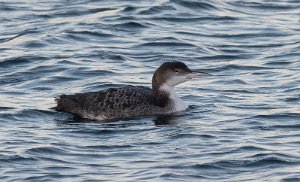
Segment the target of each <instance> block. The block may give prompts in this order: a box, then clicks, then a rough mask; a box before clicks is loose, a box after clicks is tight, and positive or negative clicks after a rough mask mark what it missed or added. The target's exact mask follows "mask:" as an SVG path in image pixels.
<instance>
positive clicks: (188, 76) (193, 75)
mask: <svg viewBox="0 0 300 182" xmlns="http://www.w3.org/2000/svg"><path fill="white" fill-rule="evenodd" d="M207 76H212V75H211V74H208V73H200V72H192V73H190V74H188V75H187V78H189V79H192V78H202V77H207Z"/></svg>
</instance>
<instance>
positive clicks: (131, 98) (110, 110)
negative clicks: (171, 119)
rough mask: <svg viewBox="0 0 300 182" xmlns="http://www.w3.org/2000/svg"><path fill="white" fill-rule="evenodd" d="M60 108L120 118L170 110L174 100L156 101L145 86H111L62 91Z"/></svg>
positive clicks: (99, 117)
mask: <svg viewBox="0 0 300 182" xmlns="http://www.w3.org/2000/svg"><path fill="white" fill-rule="evenodd" d="M56 101H57V104H58V105H57V107H56V108H55V109H56V110H58V111H67V112H70V113H73V114H76V115H78V116H81V117H83V118H89V119H97V120H104V119H117V118H128V117H135V116H145V115H151V114H153V113H155V114H163V113H166V112H167V111H168V110H169V111H171V110H170V109H171V107H172V103H171V102H170V103H169V104H168V105H169V106H165V107H160V106H157V105H155V103H154V97H153V94H152V90H151V89H150V88H148V87H143V86H131V85H129V86H125V87H122V88H109V89H107V90H102V91H98V92H87V93H77V94H74V95H61V96H60V97H59V98H57V99H56Z"/></svg>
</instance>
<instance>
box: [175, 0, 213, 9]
mask: <svg viewBox="0 0 300 182" xmlns="http://www.w3.org/2000/svg"><path fill="white" fill-rule="evenodd" d="M170 2H171V3H175V4H178V5H181V6H183V7H186V8H189V9H191V10H195V11H199V10H218V9H219V8H218V7H216V6H214V5H212V4H211V3H208V2H199V1H192V0H171V1H170Z"/></svg>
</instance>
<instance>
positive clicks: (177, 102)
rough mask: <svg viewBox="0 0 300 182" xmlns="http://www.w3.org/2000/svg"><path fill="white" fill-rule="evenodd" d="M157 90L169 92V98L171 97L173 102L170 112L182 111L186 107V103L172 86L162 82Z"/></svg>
mask: <svg viewBox="0 0 300 182" xmlns="http://www.w3.org/2000/svg"><path fill="white" fill-rule="evenodd" d="M159 90H161V91H164V92H167V93H168V94H169V99H171V101H172V104H173V109H172V112H179V111H184V110H186V109H187V108H188V105H187V104H186V103H184V102H183V100H182V99H181V98H180V97H179V96H178V95H177V94H176V93H175V90H174V87H172V86H169V85H167V84H163V85H162V86H160V87H159Z"/></svg>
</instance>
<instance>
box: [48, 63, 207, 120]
mask: <svg viewBox="0 0 300 182" xmlns="http://www.w3.org/2000/svg"><path fill="white" fill-rule="evenodd" d="M208 75H209V74H206V73H197V72H193V71H192V70H190V69H189V68H188V67H187V66H186V65H185V64H184V63H182V62H179V61H173V62H165V63H163V64H162V65H160V66H159V68H158V69H157V70H156V71H155V72H154V74H153V77H152V89H151V88H149V87H144V86H132V85H128V86H124V87H122V88H109V89H106V90H100V91H97V92H87V93H76V94H73V95H65V94H64V95H61V96H59V97H58V98H56V99H55V100H56V102H57V106H56V107H54V108H53V109H55V110H57V111H64V112H69V113H72V114H75V115H77V116H80V117H82V118H88V119H92V120H109V119H122V118H131V117H137V116H147V115H162V114H170V113H176V112H180V111H184V110H186V109H187V108H188V105H187V104H186V103H185V102H183V100H182V99H181V98H180V97H179V96H178V95H177V94H176V93H175V91H174V86H176V85H178V84H180V83H183V82H186V81H188V80H190V79H192V78H199V77H205V76H208Z"/></svg>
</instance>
